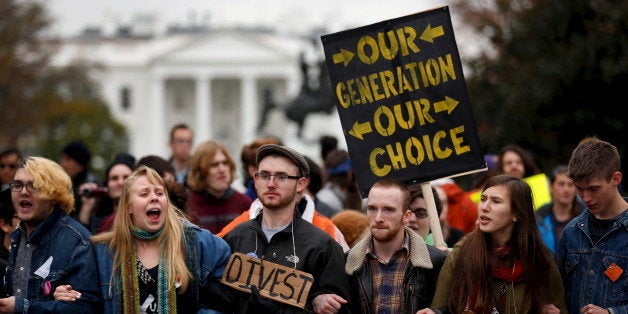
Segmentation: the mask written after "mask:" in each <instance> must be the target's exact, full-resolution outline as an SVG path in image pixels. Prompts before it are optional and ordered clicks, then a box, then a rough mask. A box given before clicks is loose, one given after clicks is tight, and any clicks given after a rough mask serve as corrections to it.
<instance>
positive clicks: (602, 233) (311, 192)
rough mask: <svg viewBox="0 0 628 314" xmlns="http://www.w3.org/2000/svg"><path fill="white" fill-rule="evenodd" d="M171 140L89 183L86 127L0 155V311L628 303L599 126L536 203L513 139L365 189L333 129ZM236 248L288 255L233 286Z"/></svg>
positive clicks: (611, 166) (581, 308)
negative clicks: (294, 281)
mask: <svg viewBox="0 0 628 314" xmlns="http://www.w3.org/2000/svg"><path fill="white" fill-rule="evenodd" d="M170 137H171V138H170V140H169V146H170V148H171V150H172V154H171V156H169V158H167V159H166V158H162V157H159V156H157V155H147V156H144V157H143V158H139V159H138V161H137V162H136V158H135V156H132V155H130V154H128V153H127V152H119V154H117V156H116V157H115V158H114V160H113V161H111V163H110V164H109V165H108V167H107V168H106V171H105V172H104V174H103V178H102V180H101V178H99V177H98V176H97V175H96V174H94V173H92V172H91V170H90V163H91V156H92V155H91V152H90V150H89V148H88V145H87V144H86V143H84V142H81V141H71V142H69V143H68V144H67V145H65V146H64V147H63V148H61V149H60V154H59V156H58V160H51V159H48V158H44V157H40V156H28V155H25V154H23V153H22V152H21V151H20V150H18V149H15V148H9V149H5V150H4V151H2V152H0V179H1V180H2V182H1V183H2V194H1V195H2V198H0V236H2V243H3V245H2V247H0V268H1V269H0V270H1V271H0V276H2V277H3V278H2V279H3V280H2V285H0V294H2V295H1V296H0V312H3V313H4V312H8V313H66V312H67V313H194V312H198V313H309V312H314V313H502V314H503V313H514V314H517V313H628V294H627V292H628V272H627V271H626V270H628V213H627V212H628V202H627V201H626V198H625V197H624V196H623V195H622V190H621V182H622V175H623V174H622V172H621V161H620V157H619V156H620V155H619V152H618V151H617V148H616V147H615V146H613V145H612V144H611V143H608V142H606V141H603V140H602V139H599V138H596V137H588V138H585V139H583V140H582V141H581V142H580V143H579V144H578V145H577V147H575V149H574V150H573V152H572V154H571V158H570V160H566V161H563V162H561V163H557V166H556V167H554V168H553V170H552V172H551V173H550V174H549V175H548V177H549V180H548V182H547V184H548V185H547V187H546V189H547V191H549V193H551V201H550V202H547V203H546V204H544V205H543V206H540V207H537V206H536V204H535V202H534V196H535V194H536V193H537V192H536V191H537V190H535V187H533V186H531V185H530V184H529V183H528V181H526V178H527V177H530V176H533V175H538V174H542V173H541V171H540V169H539V167H538V166H537V165H536V164H535V162H534V158H532V154H530V153H529V152H528V151H526V150H525V149H523V148H522V147H520V146H518V145H514V144H511V145H507V146H504V148H503V149H502V150H501V151H500V152H499V153H498V154H496V155H491V154H487V155H486V156H485V161H486V165H487V170H486V171H484V172H482V173H477V174H474V175H473V179H474V187H473V189H470V190H468V191H467V190H464V189H463V188H462V187H461V186H459V185H458V184H457V183H456V182H455V181H454V180H451V179H443V180H436V181H433V182H432V184H431V188H429V189H427V190H426V189H422V187H421V186H419V185H413V186H407V185H406V184H405V183H404V182H401V181H399V180H396V179H392V178H383V179H381V180H379V181H377V182H375V183H374V184H373V186H372V187H371V188H370V190H369V192H368V197H366V198H364V199H362V198H361V197H360V193H359V191H360V190H359V188H358V183H357V180H356V176H355V174H356V173H357V172H359V171H360V169H355V168H354V167H353V164H352V163H351V160H350V158H349V153H348V152H347V151H346V150H343V149H340V148H338V147H337V141H330V137H328V136H326V137H323V138H321V142H320V144H321V156H320V159H321V161H322V163H321V164H320V165H319V164H318V163H317V162H315V161H314V160H313V159H312V158H310V157H309V156H305V155H303V154H302V153H300V152H298V151H296V150H295V149H293V148H291V147H288V146H285V145H283V144H282V142H281V140H279V139H277V138H270V137H263V138H259V139H256V140H254V141H252V142H251V143H250V144H247V145H244V146H243V148H242V151H241V152H229V151H228V149H227V148H226V146H225V145H223V144H222V143H220V142H218V141H215V140H210V141H205V142H201V143H199V144H198V145H197V146H196V147H195V146H194V133H193V130H192V128H190V127H189V126H188V125H186V124H184V123H181V124H177V125H175V126H174V127H173V128H172V129H171V133H170ZM331 139H333V138H331ZM194 148H195V149H194ZM233 153H238V154H240V156H241V161H242V162H243V169H241V170H242V174H243V178H242V181H243V182H242V183H243V184H242V185H237V184H235V183H236V181H237V180H238V175H237V173H238V169H237V166H236V162H235V160H234V159H233V158H232V157H231V156H233ZM317 157H318V156H317ZM430 191H431V193H428V194H425V193H427V192H430ZM431 207H434V208H433V209H434V210H431ZM434 214H436V215H437V216H438V217H430V215H434ZM430 219H436V221H437V223H436V224H437V225H438V226H440V229H439V230H432V228H434V226H435V224H434V223H430ZM439 234H442V235H443V237H444V239H443V240H444V241H446V243H444V246H442V247H441V246H439V243H437V241H435V239H436V240H438V238H437V237H436V236H435V235H439ZM622 239H623V240H622ZM238 253H241V254H245V255H246V256H247V258H251V259H253V260H254V261H259V262H255V263H259V265H260V266H259V267H260V271H261V273H264V266H263V265H277V266H276V267H284V268H277V269H273V273H271V277H272V276H274V277H272V278H274V279H267V280H266V281H263V280H261V279H260V281H259V282H254V283H248V284H247V285H241V286H240V287H239V288H235V287H234V286H231V285H228V284H227V283H226V282H225V279H224V278H225V277H228V275H229V274H230V271H233V270H232V269H231V270H230V267H231V268H233V265H231V266H229V267H228V264H229V263H230V258H234V257H236V255H237V254H238ZM237 256H239V255H237ZM263 263H270V264H263ZM273 267H275V266H273ZM254 268H255V267H253V269H254ZM253 269H251V270H250V272H251V274H253ZM285 269H290V270H292V271H299V272H304V273H307V274H308V275H309V276H311V277H307V278H311V279H308V280H311V282H310V286H309V289H308V290H307V291H308V292H307V295H306V296H305V300H304V302H303V303H302V304H292V303H290V302H287V301H286V300H282V298H283V297H284V296H285V295H284V294H287V292H285V291H283V290H282V292H276V291H274V290H273V289H274V288H273V287H274V286H275V285H277V284H278V283H279V279H278V278H279V276H280V274H283V273H282V272H284V273H285V272H288V273H289V272H290V270H285ZM240 271H244V270H243V269H240ZM247 271H248V270H247ZM260 276H262V275H260ZM295 276H296V275H295ZM262 277H263V276H262ZM271 277H269V278H271ZM304 278H306V277H304ZM269 280H270V282H271V283H270V284H269V283H268V281H269ZM269 286H270V288H269ZM287 286H290V284H287ZM290 288H292V290H293V292H294V290H295V289H296V286H290ZM284 299H288V298H284Z"/></svg>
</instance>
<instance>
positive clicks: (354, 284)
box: [345, 228, 447, 314]
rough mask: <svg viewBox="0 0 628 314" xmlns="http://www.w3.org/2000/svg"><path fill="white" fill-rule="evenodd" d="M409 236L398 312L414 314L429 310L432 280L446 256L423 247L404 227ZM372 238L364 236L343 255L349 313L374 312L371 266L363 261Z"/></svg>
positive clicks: (432, 288) (432, 296) (411, 232)
mask: <svg viewBox="0 0 628 314" xmlns="http://www.w3.org/2000/svg"><path fill="white" fill-rule="evenodd" d="M405 232H406V234H407V235H408V236H409V237H410V252H409V258H410V263H408V268H407V269H406V272H405V276H404V280H403V286H404V289H403V293H404V295H403V299H402V307H401V309H399V311H398V313H416V312H417V311H418V310H421V309H424V308H428V307H430V304H431V303H432V299H433V298H434V292H435V291H436V279H438V273H439V272H440V269H441V267H442V266H443V263H444V262H445V258H446V257H447V254H445V253H444V252H443V251H441V250H439V249H436V248H434V247H433V246H431V245H426V244H425V242H424V241H423V239H422V238H421V236H420V235H418V234H417V233H415V232H414V231H411V230H410V229H408V228H406V231H405ZM371 239H372V237H365V238H363V239H362V240H361V241H360V242H358V243H357V244H356V245H355V246H354V247H353V248H352V249H351V250H350V251H349V252H348V253H347V255H346V257H347V263H346V265H345V271H346V272H347V275H348V276H349V287H350V290H351V301H352V302H351V304H352V308H351V310H352V312H354V313H365V314H366V313H375V312H374V309H373V304H374V302H373V280H372V278H373V277H372V271H371V266H370V264H369V263H368V262H366V254H367V253H366V249H367V247H368V246H370V245H371V241H372V240H371Z"/></svg>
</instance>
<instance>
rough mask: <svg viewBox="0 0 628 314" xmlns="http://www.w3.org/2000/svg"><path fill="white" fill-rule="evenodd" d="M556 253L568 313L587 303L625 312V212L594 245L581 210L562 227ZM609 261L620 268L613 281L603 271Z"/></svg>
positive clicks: (586, 215) (627, 272) (627, 291)
mask: <svg viewBox="0 0 628 314" xmlns="http://www.w3.org/2000/svg"><path fill="white" fill-rule="evenodd" d="M557 256H558V262H559V264H560V265H561V270H562V271H563V272H564V274H563V275H564V280H563V282H564V284H565V293H566V296H567V305H568V307H569V311H570V313H580V309H581V308H582V307H583V306H585V305H587V304H589V303H591V304H594V305H597V306H600V307H602V308H606V309H608V310H609V311H610V312H611V313H628V211H624V213H623V214H622V215H621V217H620V218H619V219H618V220H617V222H615V224H614V225H613V227H612V228H610V229H609V230H608V231H607V232H606V233H605V234H604V235H603V236H602V237H601V238H600V240H599V241H598V242H597V243H595V244H594V243H593V242H592V241H591V233H590V232H589V212H588V211H587V210H585V211H584V212H583V213H582V214H580V215H579V216H578V217H576V218H574V219H573V220H572V221H571V222H569V224H568V225H567V226H566V227H565V229H564V230H563V234H562V236H561V238H560V241H559V245H558V251H557ZM613 263H615V265H617V266H619V267H620V268H621V269H623V273H622V274H621V275H620V276H619V278H618V279H617V280H616V281H612V280H611V279H609V277H607V276H606V275H605V274H604V272H605V271H606V270H607V269H608V267H609V266H610V265H611V264H613Z"/></svg>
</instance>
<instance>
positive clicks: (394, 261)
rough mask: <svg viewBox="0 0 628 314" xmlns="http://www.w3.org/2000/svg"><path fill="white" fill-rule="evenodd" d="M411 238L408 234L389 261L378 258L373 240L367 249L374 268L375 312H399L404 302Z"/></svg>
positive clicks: (370, 262)
mask: <svg viewBox="0 0 628 314" xmlns="http://www.w3.org/2000/svg"><path fill="white" fill-rule="evenodd" d="M408 252H410V238H408V235H407V234H406V235H405V236H404V238H403V244H402V246H401V248H400V249H399V250H397V251H396V252H395V253H394V254H393V255H392V257H391V258H390V261H388V263H385V262H384V261H382V260H380V259H378V258H377V256H376V255H375V250H374V248H373V242H371V246H370V247H369V248H368V250H367V257H368V263H369V265H370V266H371V269H372V270H373V310H374V313H399V309H400V308H401V304H402V302H403V293H399V291H403V290H402V289H403V277H404V275H405V273H406V268H407V267H408V263H409V262H410V259H409V257H408Z"/></svg>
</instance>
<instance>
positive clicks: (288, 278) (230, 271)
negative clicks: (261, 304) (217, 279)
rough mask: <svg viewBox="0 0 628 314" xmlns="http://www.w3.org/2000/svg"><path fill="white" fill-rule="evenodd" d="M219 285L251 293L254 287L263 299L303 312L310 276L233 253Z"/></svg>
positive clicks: (310, 282) (311, 281)
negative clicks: (287, 305)
mask: <svg viewBox="0 0 628 314" xmlns="http://www.w3.org/2000/svg"><path fill="white" fill-rule="evenodd" d="M221 282H222V283H223V284H225V285H227V286H229V287H232V288H234V289H237V290H240V291H244V292H249V293H250V292H251V286H256V287H257V289H258V290H259V292H260V295H262V296H263V297H265V298H269V299H272V300H275V301H278V302H282V303H286V304H289V305H292V306H296V307H299V308H305V302H306V301H307V297H308V294H309V293H310V288H312V283H313V282H314V277H312V275H310V274H308V273H306V272H303V271H300V270H296V269H293V268H290V267H286V266H283V265H279V264H276V263H272V262H269V261H265V260H262V259H259V258H256V257H252V256H249V255H246V254H242V253H237V252H236V253H233V254H232V255H231V258H229V262H228V263H227V267H226V268H225V272H224V273H223V275H222V280H221Z"/></svg>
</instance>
